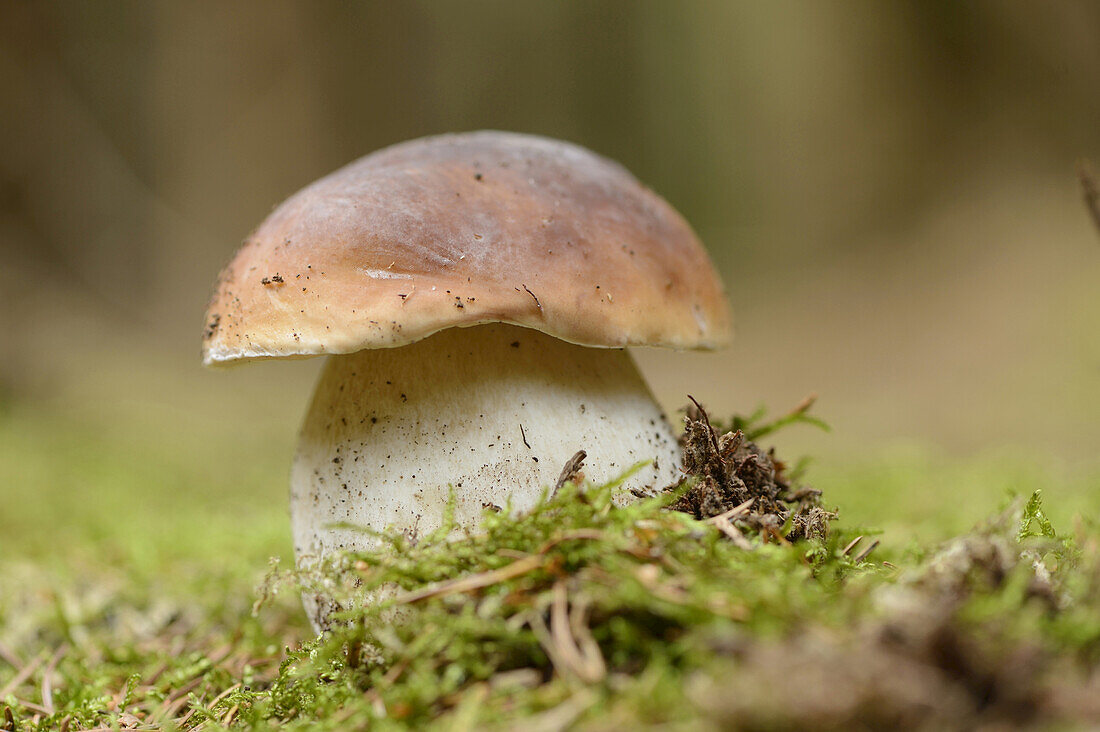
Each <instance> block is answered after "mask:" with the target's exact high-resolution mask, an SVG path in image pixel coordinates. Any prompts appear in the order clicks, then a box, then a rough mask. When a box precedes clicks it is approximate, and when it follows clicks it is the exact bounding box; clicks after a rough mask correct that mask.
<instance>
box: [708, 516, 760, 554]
mask: <svg viewBox="0 0 1100 732" xmlns="http://www.w3.org/2000/svg"><path fill="white" fill-rule="evenodd" d="M711 520H712V521H713V522H714V525H715V526H716V527H718V530H719V531H721V532H722V533H723V534H725V535H726V536H728V537H729V539H730V541H732V542H733V544H734V546H736V547H738V548H740V549H744V550H745V551H750V552H751V551H752V544H751V543H750V542H749V540H748V539H746V538H745V535H744V534H742V533H741V531H740V530H739V529H738V528H737V527H736V526H734V525H733V524H731V523H730V521H729V519H727V518H723V517H721V516H715V517H714V518H713V519H711Z"/></svg>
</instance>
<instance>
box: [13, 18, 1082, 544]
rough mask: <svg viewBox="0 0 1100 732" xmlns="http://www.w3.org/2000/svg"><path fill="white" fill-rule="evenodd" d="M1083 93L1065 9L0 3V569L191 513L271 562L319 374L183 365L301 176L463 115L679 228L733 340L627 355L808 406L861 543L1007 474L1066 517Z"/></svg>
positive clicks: (966, 514)
mask: <svg viewBox="0 0 1100 732" xmlns="http://www.w3.org/2000/svg"><path fill="white" fill-rule="evenodd" d="M1098 90H1100V5H1098V4H1097V3H1094V2H1090V1H1089V0H1081V1H1080V2H1073V1H1071V0H1067V1H1065V2H1059V3H1053V4H1046V5H1044V6H1043V7H1042V8H1041V9H1039V8H1036V6H1035V5H1034V4H1033V3H1029V2H1025V1H1023V0H1020V1H1017V2H1013V1H1007V2H1004V1H1000V0H998V1H993V0H989V1H986V2H974V3H967V4H965V5H964V4H959V3H954V2H947V1H946V0H944V1H942V2H932V1H929V0H920V1H917V0H914V1H913V2H898V3H889V4H886V3H872V2H856V3H851V2H821V1H817V0H805V1H804V2H792V1H788V0H782V1H778V2H769V3H733V2H717V1H716V2H677V3H667V2H656V1H652V2H626V1H622V2H609V1H604V0H599V1H596V0H585V1H584V2H579V1H578V2H561V3H515V2H510V1H508V0H493V1H488V0H479V1H475V2H464V3H435V2H428V1H427V0H424V1H423V2H377V3H354V4H353V3H337V2H310V3H305V2H300V3H292V2H280V3H271V2H258V1H257V2H235V3H215V2H191V3H174V2H167V1H164V2H148V1H146V0H142V1H141V2H137V1H133V2H115V3H97V2H34V3H31V2H21V1H19V0H3V2H2V3H0V257H2V264H0V293H2V295H0V297H2V300H0V302H2V303H3V305H2V307H0V328H2V329H3V331H2V332H3V337H2V338H0V475H2V477H0V499H2V502H3V506H2V507H0V548H2V546H3V542H4V539H3V536H4V534H5V531H6V532H7V535H8V536H9V537H11V536H17V537H21V538H20V539H19V542H20V545H21V546H26V545H30V544H34V543H35V542H38V544H40V545H41V546H42V547H46V546H56V545H57V542H58V539H57V531H58V530H60V531H62V533H64V532H66V531H84V532H91V533H92V534H94V535H95V536H100V535H102V536H108V537H111V538H112V539H113V540H117V541H126V540H127V539H126V536H128V535H132V533H133V528H132V527H133V526H134V523H135V522H138V523H142V524H143V525H145V524H149V525H151V526H154V527H160V526H161V525H160V523H158V522H159V521H162V520H163V517H164V516H167V515H170V514H172V513H173V512H184V513H186V511H188V510H193V511H196V512H197V513H195V514H194V515H201V516H207V517H209V520H210V521H215V522H216V521H224V522H225V524H224V525H225V530H226V532H227V533H230V534H231V533H233V532H235V531H242V530H244V529H243V528H242V527H243V526H244V525H245V523H243V522H242V521H241V517H242V516H251V515H255V516H256V517H257V518H256V522H257V524H256V525H263V526H265V527H267V530H269V531H270V534H271V536H272V537H279V538H277V539H273V542H274V543H273V544H272V545H271V546H276V545H278V546H282V545H279V544H278V542H281V541H283V538H282V537H283V536H285V532H286V518H285V514H284V513H283V509H282V505H283V501H284V496H285V487H284V486H285V475H286V472H287V470H288V466H289V461H290V456H291V451H292V446H293V442H294V438H295V431H296V429H297V423H298V420H299V419H300V417H301V415H302V414H303V412H304V410H305V407H306V404H307V401H308V398H309V395H310V391H311V389H312V385H313V380H314V378H315V375H316V372H317V369H318V367H319V365H320V364H319V362H318V361H317V360H313V361H305V362H296V363H278V362H273V363H265V364H260V365H256V366H251V367H248V368H240V369H231V370H229V371H223V372H205V371H203V370H202V369H201V368H200V366H199V357H198V351H199V336H200V332H201V327H202V314H203V309H204V306H205V302H206V299H207V297H208V296H209V293H210V290H211V286H212V283H213V280H214V277H215V275H216V274H217V272H218V270H219V268H220V267H221V266H222V265H223V264H224V263H225V262H226V261H228V259H229V258H230V257H231V256H232V254H233V252H234V250H235V249H236V247H237V245H238V244H239V242H240V241H241V240H242V239H243V238H244V236H245V235H246V234H247V233H248V232H249V230H250V229H251V228H252V227H254V226H255V225H256V224H257V223H259V221H261V220H262V219H263V218H264V216H265V215H266V214H267V213H268V212H269V211H270V210H271V208H272V207H273V206H274V205H275V204H277V203H279V202H280V201H281V200H282V199H283V198H285V197H286V196H287V195H289V194H291V193H293V192H294V191H295V190H297V189H298V188H300V187H302V186H303V185H305V184H307V183H309V182H310V181H312V180H313V179H315V178H317V177H319V176H321V175H323V174H325V173H328V172H329V171H331V170H333V169H335V168H337V167H339V166H341V165H343V164H345V163H347V162H349V161H351V160H353V159H355V158H357V157H359V156H361V155H363V154H366V153H368V152H370V151H372V150H375V149H377V148H379V147H382V146H385V145H388V144H390V143H394V142H397V141H400V140H405V139H408V138H413V137H418V136H421V135H428V134H433V133H439V132H447V131H460V130H472V129H478V128H497V129H507V130H517V131H524V132H533V133H539V134H544V135H550V136H553V137H560V138H564V139H567V140H572V141H575V142H578V143H580V144H582V145H585V146H587V147H589V148H591V149H593V150H595V151H597V152H600V153H602V154H604V155H607V156H609V157H612V158H614V159H617V160H619V161H621V162H622V163H624V164H625V165H626V166H627V167H628V168H630V169H631V170H632V171H634V172H635V173H636V174H637V175H638V177H639V178H641V179H642V180H643V181H645V182H646V183H648V184H649V185H650V186H651V187H653V188H654V189H655V190H657V191H658V192H659V193H661V194H663V195H664V196H665V197H666V198H667V199H668V200H669V201H671V202H672V204H673V205H674V206H676V207H677V208H678V209H679V210H680V211H681V212H683V213H684V215H685V216H686V217H687V218H688V220H689V221H691V222H692V224H693V225H694V226H695V228H696V229H697V231H698V232H699V234H700V235H701V237H702V239H703V240H704V242H705V243H706V244H707V246H708V248H709V250H710V252H711V255H712V257H713V259H714V261H715V263H716V264H717V265H718V267H719V269H720V270H721V272H722V274H723V277H724V279H725V282H726V284H727V288H728V291H729V295H730V299H731V301H732V305H733V309H734V313H735V320H736V328H737V332H736V339H735V343H734V345H733V347H732V348H731V349H729V350H727V351H724V352H721V353H715V354H682V353H673V352H661V351H644V350H643V351H639V352H638V353H637V358H638V360H639V362H640V364H641V367H642V369H643V371H644V372H645V373H646V375H647V377H648V378H649V379H650V381H651V383H652V385H653V387H654V390H655V392H656V393H657V395H658V397H659V398H660V400H661V401H662V403H663V404H665V405H666V407H667V408H668V409H669V410H670V411H673V410H675V409H676V408H678V407H679V406H681V405H682V404H683V403H684V402H685V394H687V393H691V394H693V395H694V396H696V397H697V398H699V399H700V400H702V401H704V402H705V403H706V404H707V405H708V407H709V408H710V410H711V412H712V413H715V414H728V413H730V412H732V411H735V410H736V411H742V412H745V411H751V410H752V409H754V408H755V407H756V406H758V405H760V404H767V405H769V406H770V407H771V408H772V409H773V410H774V411H783V410H785V409H786V408H789V407H791V406H793V405H794V404H796V403H797V402H798V401H800V400H801V399H802V398H803V397H804V396H806V395H807V394H810V393H817V394H818V395H819V396H820V399H819V402H818V407H817V409H816V411H817V413H818V414H819V415H820V416H822V417H823V418H824V419H826V420H827V421H828V422H830V423H831V424H832V427H833V431H832V432H831V433H829V434H823V433H817V432H814V431H812V430H810V429H808V428H796V429H795V430H793V431H791V432H790V433H788V435H787V436H784V437H782V438H781V444H782V445H783V446H784V448H785V449H786V450H787V451H788V452H793V453H802V452H808V453H810V454H812V455H814V456H815V457H816V458H817V459H818V461H819V465H820V467H819V468H818V469H817V470H818V471H819V472H818V473H817V474H818V476H819V478H818V483H819V484H822V485H821V487H823V488H826V490H827V491H829V492H830V494H831V495H832V496H833V497H834V498H835V499H836V502H838V503H841V504H842V506H843V507H844V508H845V509H846V510H847V512H848V513H847V514H844V515H847V516H849V517H853V518H854V519H856V520H866V521H869V522H874V523H877V524H878V525H884V526H891V525H892V524H899V525H908V526H909V527H910V528H912V526H917V527H918V528H919V527H920V526H922V524H920V521H921V520H924V519H922V518H920V517H925V518H928V517H931V518H928V520H929V521H932V520H933V519H934V520H936V521H940V523H937V524H935V525H936V526H937V527H941V528H953V526H951V523H950V522H951V521H954V520H955V519H954V518H950V517H949V518H947V519H944V516H945V515H946V513H945V512H946V509H945V505H946V504H945V502H952V503H955V502H961V501H962V500H963V498H962V496H963V494H969V493H976V494H978V495H977V496H976V498H975V499H974V500H975V506H976V507H975V508H974V510H973V511H966V510H964V511H962V512H961V518H959V519H958V521H961V522H962V524H963V525H964V526H965V525H966V524H967V523H968V522H969V520H970V518H972V516H976V515H981V514H982V513H984V512H986V511H987V509H988V508H990V507H991V506H992V505H994V504H995V502H996V500H997V497H998V496H999V495H1000V493H1001V492H1002V491H1003V490H1004V488H1006V487H1012V486H1013V484H1014V483H1016V482H1019V481H1020V480H1022V479H1020V478H1019V476H1020V475H1021V474H1035V475H1038V476H1039V477H1040V478H1042V479H1045V480H1046V479H1049V478H1050V476H1051V475H1055V476H1057V478H1056V479H1055V480H1054V481H1053V482H1054V483H1055V484H1057V485H1065V486H1076V488H1073V489H1072V490H1070V489H1069V488H1067V489H1066V491H1067V495H1072V496H1074V499H1073V500H1074V501H1075V503H1072V504H1071V506H1070V507H1071V508H1075V509H1076V510H1081V509H1082V507H1083V506H1085V505H1090V506H1091V505H1096V502H1097V495H1098V493H1100V488H1097V486H1096V482H1095V481H1092V480H1091V479H1087V478H1083V477H1082V476H1089V475H1096V474H1097V471H1096V467H1097V464H1098V462H1097V458H1098V451H1097V449H1096V445H1097V441H1098V439H1100V417H1098V414H1100V337H1098V335H1100V235H1098V232H1097V231H1096V230H1095V229H1094V228H1092V225H1091V223H1090V220H1089V218H1088V216H1087V214H1086V211H1085V208H1084V206H1083V205H1082V200H1081V192H1080V189H1079V185H1078V182H1077V179H1076V176H1075V165H1076V163H1077V161H1078V160H1079V159H1081V158H1092V159H1093V160H1100V93H1098ZM1005 465H1013V466H1017V467H1019V466H1023V467H1019V469H1016V468H1013V469H1011V470H1009V469H1008V468H1004V466H1005ZM854 466H855V467H854ZM867 466H873V467H870V468H869V467H867ZM975 466H978V467H975ZM857 467H858V470H857ZM1002 470H1004V473H1003V475H1002V473H1001V472H998V471H1002ZM972 471H977V473H975V474H977V475H981V476H990V475H993V476H994V477H993V478H990V479H983V480H978V479H974V480H971V479H970V478H968V477H967V476H971V477H973V475H972ZM909 475H911V476H914V477H912V478H911V479H907V478H906V476H909ZM1025 482H1026V481H1025ZM884 483H890V484H891V485H893V486H900V487H896V488H892V489H891V491H892V492H887V493H882V491H881V489H880V485H882V484H884ZM979 484H980V485H979ZM975 485H977V486H978V487H974V486H975ZM880 494H881V495H880ZM876 496H878V498H877V499H876ZM883 496H885V497H883ZM899 496H900V497H899ZM876 500H879V501H880V502H879V503H876V502H875V501H876ZM74 505H76V506H80V507H82V510H85V511H88V512H92V513H93V514H94V515H95V516H98V518H96V519H94V520H91V521H85V522H84V523H82V524H81V525H80V526H79V527H77V526H76V525H75V524H73V525H71V526H70V525H69V524H67V523H66V521H67V520H68V519H66V518H63V517H65V516H68V515H70V513H71V511H72V507H73V506H74ZM196 507H197V508H196ZM96 512H98V513H96ZM187 515H191V514H187ZM120 517H129V518H127V520H126V522H125V524H126V527H127V528H125V529H120V528H119V526H118V523H117V522H121V521H122V518H120ZM914 517H916V518H914ZM944 521H946V523H945V522H944ZM265 522H266V523H265ZM914 522H915V523H914ZM89 526H90V527H91V528H89ZM158 530H160V529H159V528H158ZM137 535H138V536H140V535H141V534H140V532H139V533H138V534H137ZM11 547H12V542H11V540H10V539H9V550H10V549H11ZM264 548H265V550H266V549H267V548H269V547H267V546H265V547H264ZM284 548H285V547H284Z"/></svg>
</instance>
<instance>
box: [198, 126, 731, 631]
mask: <svg viewBox="0 0 1100 732" xmlns="http://www.w3.org/2000/svg"><path fill="white" fill-rule="evenodd" d="M206 323H207V326H206V331H205V334H204V339H203V359H204V362H205V363H206V364H207V365H221V364H229V363H233V362H242V361H254V360H260V359H269V358H300V357H307V356H315V355H321V354H328V355H329V360H328V363H327V364H326V366H325V368H324V371H323V373H322V375H321V377H320V381H319V383H318V384H317V387H316V391H315V393H314V396H313V403H312V405H311V406H310V408H309V411H308V414H307V416H306V418H305V423H304V425H303V427H302V431H301V436H300V440H299V445H298V450H297V454H296V456H295V458H294V463H293V468H292V471H291V479H290V507H291V522H292V528H293V534H294V548H295V553H296V556H297V558H298V562H299V564H300V565H302V564H308V563H309V562H312V561H315V560H316V559H318V558H320V557H323V556H325V555H327V554H329V553H331V552H334V551H338V550H342V549H350V548H363V547H366V546H368V545H371V544H372V542H374V541H376V539H374V538H372V537H371V536H370V535H369V534H366V533H363V532H358V531H354V530H350V529H348V528H341V527H340V526H339V525H344V526H345V527H346V526H347V525H349V524H350V525H358V526H365V527H368V528H370V529H374V530H383V529H387V528H388V529H391V530H399V531H402V532H405V533H406V534H407V535H409V537H410V538H413V539H415V537H416V536H418V535H424V534H425V533H426V532H431V531H432V530H434V529H437V528H439V527H440V525H441V523H442V521H443V518H444V515H445V512H446V510H447V504H448V501H449V500H450V496H452V495H453V501H454V518H455V520H456V521H457V523H458V525H459V526H462V527H474V526H476V524H477V522H478V521H479V519H480V516H481V514H482V512H483V511H484V510H486V509H497V510H512V511H522V510H524V509H528V508H530V507H531V506H533V505H534V504H535V503H536V502H537V501H538V500H539V498H540V496H541V495H542V494H543V492H544V491H545V490H546V488H547V486H552V485H554V483H555V481H556V479H557V477H558V473H559V471H561V470H562V466H563V465H564V464H566V463H567V462H568V461H569V460H570V459H571V458H572V457H573V456H574V455H575V454H576V453H577V452H578V451H579V450H582V449H583V450H584V451H586V453H587V463H586V464H585V466H584V473H585V475H586V476H587V477H588V478H589V479H591V480H594V481H607V480H611V479H613V478H616V477H617V476H619V475H621V474H623V473H624V472H625V471H627V470H628V469H630V468H631V467H632V466H635V465H636V464H638V463H640V462H643V461H649V462H648V463H647V464H645V465H644V466H643V467H642V468H641V469H639V470H637V472H635V473H633V474H632V475H631V476H630V478H629V479H628V480H627V482H626V487H634V488H640V487H643V486H654V487H664V486H666V485H669V484H672V483H674V482H676V480H677V479H678V477H679V451H678V448H677V442H676V437H675V435H674V434H673V431H672V429H671V428H670V426H669V424H668V422H667V421H666V419H665V417H664V415H663V414H662V412H661V409H660V408H659V407H658V405H657V404H656V402H655V401H654V399H653V396H652V395H651V393H650V391H649V389H648V388H647V386H646V383H645V381H644V380H643V379H642V377H641V375H640V374H639V373H638V370H637V368H636V367H635V365H634V362H633V360H632V358H631V356H630V354H629V353H628V352H627V351H626V350H624V348H625V347H627V346H665V347H671V348H677V349H687V348H715V347H718V346H720V345H722V344H724V343H725V342H726V341H727V339H728V337H729V331H730V319H729V312H728V309H727V306H726V300H725V297H724V294H723V291H722V287H721V284H720V281H719V279H718V277H717V274H716V273H715V271H714V268H713V266H712V265H711V263H710V261H709V259H708V257H707V255H706V252H705V251H704V249H703V247H702V246H701V244H700V243H699V241H698V239H697V238H696V236H695V234H694V233H693V232H692V230H691V228H690V227H689V226H688V224H687V223H686V222H685V221H684V219H683V218H682V217H681V216H680V215H679V214H678V213H677V212H676V211H675V210H674V209H673V208H672V207H671V206H670V205H669V204H668V203H667V202H666V201H664V200H663V199H662V198H660V197H659V196H658V195H656V194H655V193H653V192H652V191H650V190H649V189H647V188H645V187H644V186H642V185H641V184H640V183H639V182H638V181H637V180H636V179H635V178H634V177H633V176H631V175H630V173H629V172H627V171H626V170H625V169H624V168H622V167H621V166H619V165H618V164H616V163H614V162H611V161H610V160H607V159H605V158H602V157H600V156H597V155H595V154H594V153H592V152H590V151H588V150H586V149H584V148H581V147H578V146H576V145H572V144H569V143H565V142H560V141H556V140H550V139H546V138H541V137H535V136H530V135H521V134H514V133H504V132H473V133H466V134H455V135H442V136H438V137H429V138H424V139H419V140H413V141H410V142H405V143H401V144H398V145H395V146H392V147H389V148H386V149H383V150H380V151H377V152H375V153H373V154H371V155H368V156H366V157H364V158H361V159H360V160H358V161H356V162H354V163H351V164H350V165H348V166H346V167H344V168H342V169H340V170H338V171H336V172H335V173H332V174H331V175H329V176H327V177H325V178H322V179H320V180H318V181H317V182H315V183H313V184H312V185H310V186H308V187H306V188H305V189H303V190H302V191H300V192H298V193H297V194H295V195H294V196H292V197H291V198H289V199H288V200H287V201H285V202H284V203H283V204H282V205H280V206H279V207H278V208H276V209H275V211H274V212H273V213H272V214H271V215H270V216H269V217H268V218H267V219H266V220H265V221H264V222H263V223H262V224H260V226H259V228H257V229H256V230H255V232H254V233H253V234H252V235H251V236H249V237H248V239H247V240H246V241H245V243H244V245H243V246H242V247H241V249H240V250H239V251H238V252H237V255H236V257H235V258H234V259H233V261H232V262H230V264H229V265H228V266H227V267H226V268H225V270H224V271H223V273H222V275H221V278H220V280H219V282H218V284H217V287H216V291H215V294H214V296H213V299H212V301H211V303H210V306H209V309H208V312H207V315H206ZM307 610H309V611H310V613H311V618H312V620H313V622H314V624H315V626H317V627H323V626H324V625H325V618H324V615H323V612H322V611H321V610H320V609H319V605H317V604H316V603H315V604H314V605H313V607H310V603H309V602H308V601H307Z"/></svg>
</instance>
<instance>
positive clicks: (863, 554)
mask: <svg viewBox="0 0 1100 732" xmlns="http://www.w3.org/2000/svg"><path fill="white" fill-rule="evenodd" d="M878 544H879V542H878V539H875V540H874V541H872V542H871V545H870V546H868V547H867V548H866V549H864V550H863V551H861V552H860V553H859V554H857V555H856V558H855V559H853V560H852V561H853V562H855V563H856V564H859V563H860V562H862V561H863V560H864V559H866V558H867V557H869V556H871V552H873V551H874V550H875V548H876V547H877V546H878Z"/></svg>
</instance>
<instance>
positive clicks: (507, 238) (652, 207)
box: [203, 132, 730, 364]
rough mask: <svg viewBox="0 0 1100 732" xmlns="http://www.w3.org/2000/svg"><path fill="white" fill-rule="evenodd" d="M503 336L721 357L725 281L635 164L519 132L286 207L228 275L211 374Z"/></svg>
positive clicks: (394, 166) (210, 326) (215, 315)
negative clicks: (523, 333) (531, 334)
mask: <svg viewBox="0 0 1100 732" xmlns="http://www.w3.org/2000/svg"><path fill="white" fill-rule="evenodd" d="M490 322H503V323H513V324H515V325H521V326H526V327H530V328H536V329H538V330H541V331H543V332H545V333H548V334H550V335H553V336H556V337H558V338H561V339H562V340H565V341H570V342H572V343H578V344H582V345H588V346H606V347H619V346H636V345H647V346H667V347H671V348H715V347H718V346H720V345H723V344H724V343H725V342H726V341H727V340H728V339H729V334H730V317H729V311H728V309H727V306H726V300H725V296H724V294H723V291H722V286H721V283H720V281H719V279H718V276H717V274H716V272H715V271H714V267H713V266H712V265H711V263H710V260H709V259H708V257H707V254H706V252H705V251H704V249H703V247H702V245H701V244H700V243H699V240H698V238H697V237H696V236H695V234H694V233H693V232H692V230H691V228H690V227H689V226H688V224H687V222H686V221H684V219H683V218H682V217H681V216H680V215H679V214H678V213H677V212H676V211H675V210H674V209H673V208H672V207H671V206H670V205H669V204H668V203H667V202H666V201H665V200H664V199H662V198H661V197H660V196H658V195H657V194H655V193H653V192H652V191H650V190H649V189H648V188H646V187H644V186H643V185H641V184H640V183H639V182H638V181H637V179H635V178H634V177H633V176H632V175H631V174H630V173H629V172H627V171H626V170H625V169H624V168H623V167H622V166H620V165H618V164H616V163H614V162H612V161H610V160H607V159H606V158H603V157H600V156H598V155H595V154H594V153H592V152H590V151H588V150H586V149H584V148H582V147H579V146H577V145H572V144H569V143H565V142H560V141H557V140H550V139H547V138H542V137H535V136H531V135H520V134H514V133H507V132H473V133H467V134H456V135H441V136H438V137H428V138H423V139H419V140H412V141H410V142H405V143H401V144H398V145H394V146H392V147H388V148H385V149H383V150H379V151H377V152H375V153H372V154H370V155H367V156H366V157H364V158H361V159H359V160H357V161H356V162H354V163H351V164H350V165H348V166H346V167H344V168H341V169H340V170H337V171H336V172H335V173H332V174H331V175H328V176H326V177H324V178H322V179H320V180H318V181H317V182H315V183H313V184H312V185H310V186H308V187H306V188H304V189H303V190H301V191H299V192H298V193H296V194H295V195H293V196H291V197H290V198H289V199H287V200H286V201H285V202H284V203H283V204H282V205H280V206H279V207H278V208H277V209H275V211H274V212H273V213H272V214H271V215H270V216H268V217H267V219H266V220H265V221H264V222H263V223H262V224H260V226H259V228H257V229H256V231H255V232H254V233H253V234H252V235H251V236H249V237H248V239H247V240H246V242H245V243H244V245H243V246H242V247H241V249H240V250H239V251H238V252H237V255H236V257H235V258H234V259H233V261H232V262H230V263H229V265H228V266H227V267H226V268H225V270H224V271H223V272H222V275H221V277H220V280H219V282H218V284H217V289H216V291H215V293H214V297H213V299H212V300H211V302H210V306H209V308H208V310H207V313H206V324H207V326H206V332H205V334H204V338H203V360H204V362H205V363H207V364H217V363H224V362H230V361H236V360H241V359H258V358H278V357H289V356H311V355H317V354H324V353H352V352H355V351H359V350H362V349H365V348H386V347H393V346H401V345H405V344H408V343H411V342H413V341H417V340H419V339H421V338H424V337H426V336H429V335H431V334H432V333H435V332H437V331H440V330H443V329H444V328H450V327H453V326H470V325H476V324H478V323H490Z"/></svg>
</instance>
